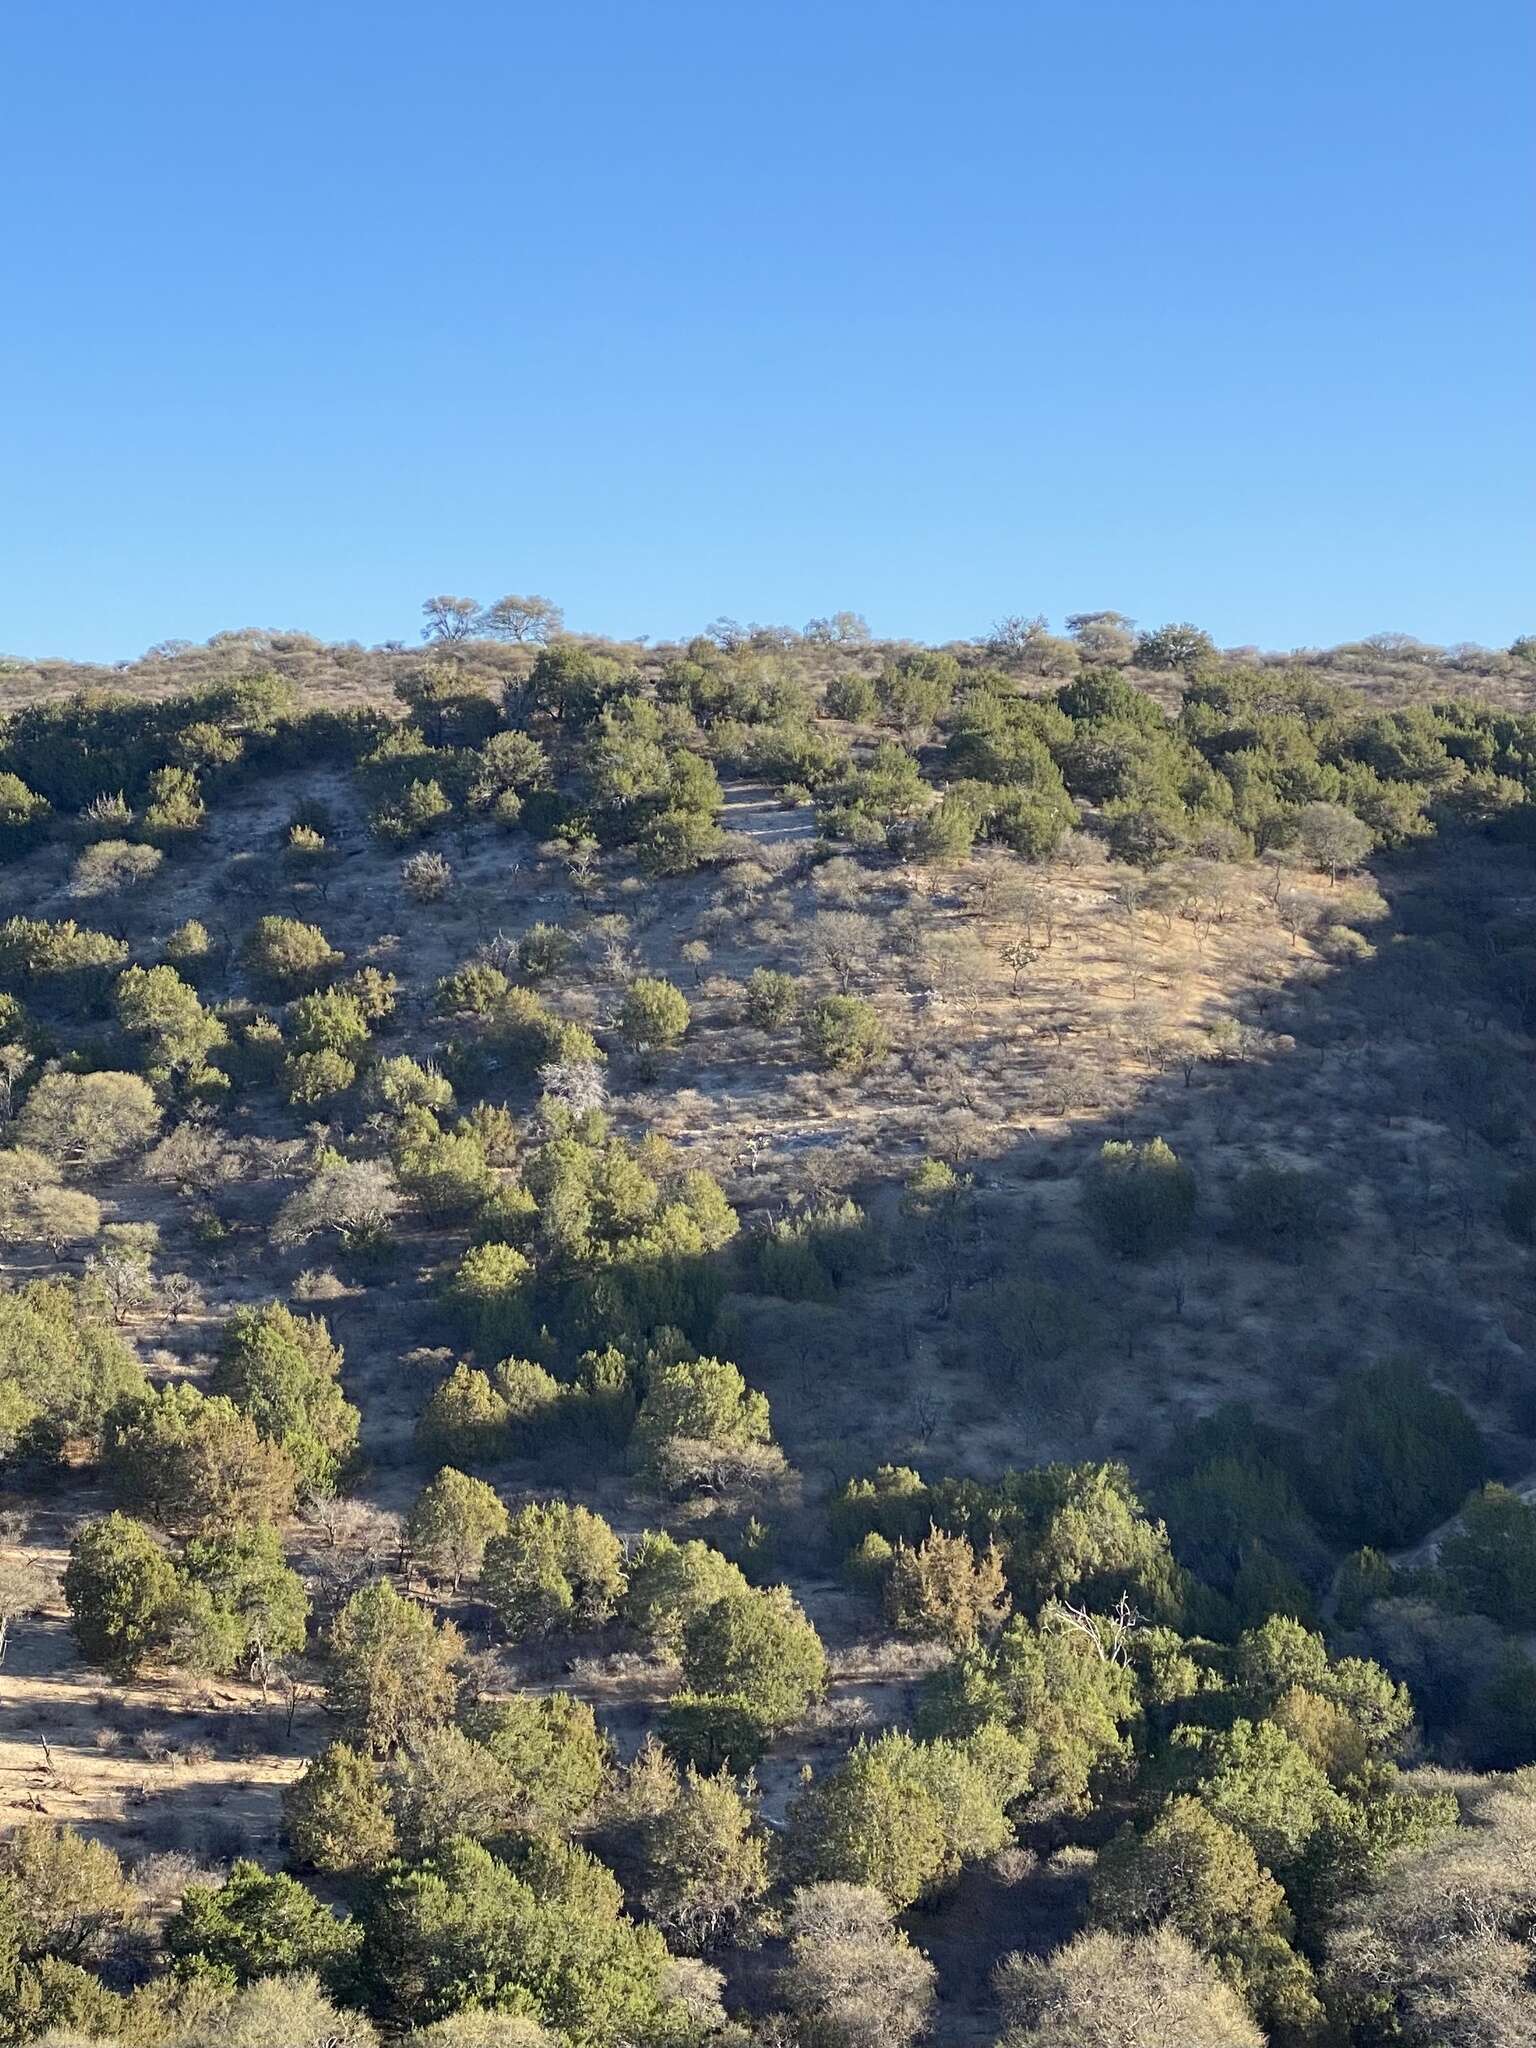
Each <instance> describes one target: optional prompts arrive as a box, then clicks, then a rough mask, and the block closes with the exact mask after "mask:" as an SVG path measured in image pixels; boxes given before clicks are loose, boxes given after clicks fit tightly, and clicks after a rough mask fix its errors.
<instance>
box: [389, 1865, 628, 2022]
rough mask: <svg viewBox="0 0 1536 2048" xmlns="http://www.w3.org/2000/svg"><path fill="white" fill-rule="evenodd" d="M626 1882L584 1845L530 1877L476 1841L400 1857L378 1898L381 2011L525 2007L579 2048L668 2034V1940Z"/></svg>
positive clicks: (533, 1869)
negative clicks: (641, 1917)
mask: <svg viewBox="0 0 1536 2048" xmlns="http://www.w3.org/2000/svg"><path fill="white" fill-rule="evenodd" d="M620 1907H621V1898H620V1894H619V1888H618V1886H617V1884H616V1883H614V1881H613V1880H612V1878H610V1877H609V1876H608V1874H607V1873H606V1872H605V1871H604V1870H603V1869H602V1867H601V1866H600V1865H597V1864H594V1863H592V1862H590V1861H589V1860H588V1859H586V1858H584V1857H582V1856H580V1855H579V1854H578V1853H577V1852H575V1851H571V1852H567V1853H566V1854H565V1855H564V1856H563V1857H556V1856H546V1857H545V1858H543V1859H541V1860H540V1861H539V1863H538V1864H537V1865H534V1866H530V1867H529V1869H528V1874H527V1876H526V1877H525V1876H523V1875H520V1874H519V1872H518V1871H516V1870H514V1869H513V1868H512V1866H511V1865H510V1864H508V1863H504V1862H501V1861H499V1860H498V1859H497V1858H495V1857H494V1856H492V1855H491V1854H490V1853H489V1851H488V1850H486V1849H484V1848H483V1847H481V1846H480V1845H479V1844H478V1843H473V1842H465V1841H456V1842H452V1843H449V1844H447V1845H446V1846H445V1847H444V1848H442V1849H441V1850H439V1851H438V1852H437V1853H436V1854H435V1855H433V1856H432V1857H430V1858H429V1859H428V1860H427V1861H426V1862H425V1863H422V1864H419V1865H417V1866H416V1867H414V1868H406V1867H404V1866H401V1865H396V1866H394V1867H393V1868H392V1869H391V1870H389V1871H387V1872H386V1873H385V1874H384V1876H383V1878H382V1879H381V1881H380V1883H379V1886H378V1888H377V1891H376V1892H375V1894H374V1897H373V1901H372V1903H371V1905H370V1908H369V1911H368V1916H367V1922H366V1926H365V1932H364V1942H363V1950H362V1958H361V1962H362V1974H363V1982H364V1984H365V1986H366V1988H367V1990H368V1993H369V1997H370V2000H371V2002H372V2003H373V2004H374V2006H375V2008H376V2010H377V2011H378V2013H379V2015H380V2017H382V2018H387V2019H389V2020H391V2021H393V2022H395V2023H401V2022H410V2023H416V2024H421V2023H425V2022H430V2021H433V2020H440V2019H443V2018H446V2017H447V2016H448V2015H450V2014H453V2013H456V2012H459V2011H461V2010H463V2009H464V2008H465V2007H466V2006H471V2005H489V2006H491V2007H493V2008H495V2007H500V2008H502V2009H510V2010H512V2011H519V2010H521V2011H522V2012H524V2013H527V2014H528V2015H529V2016H530V2017H533V2018H536V2019H539V2020H542V2021H544V2022H545V2023H547V2024H548V2025H550V2026H553V2027H557V2028H558V2029H559V2030H560V2032H561V2033H562V2034H563V2035H564V2036H565V2037H566V2038H568V2039H569V2040H570V2041H571V2042H572V2043H573V2048H607V2044H611V2043H617V2042H620V2041H626V2042H634V2043H636V2044H637V2048H642V2044H649V2043H653V2042H654V2043H656V2044H657V2048H661V2044H662V2042H663V2040H664V2035H663V2033H662V2023H663V2015H664V2004H663V1997H662V1990H661V1984H662V1969H663V1964H664V1961H665V1956H666V1950H665V1947H664V1945H663V1943H662V1940H661V1937H660V1936H659V1935H658V1934H656V1933H655V1932H654V1931H653V1930H650V1929H645V1928H637V1927H635V1926H634V1925H633V1923H632V1922H630V1921H629V1920H627V1919H625V1918H624V1916H623V1913H622V1911H621V1910H620Z"/></svg>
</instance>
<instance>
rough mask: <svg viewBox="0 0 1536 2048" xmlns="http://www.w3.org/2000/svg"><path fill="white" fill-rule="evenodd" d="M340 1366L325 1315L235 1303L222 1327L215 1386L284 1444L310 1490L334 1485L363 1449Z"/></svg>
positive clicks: (314, 1491) (264, 1431) (275, 1305)
mask: <svg viewBox="0 0 1536 2048" xmlns="http://www.w3.org/2000/svg"><path fill="white" fill-rule="evenodd" d="M341 1367H342V1354H341V1351H340V1349H339V1347H338V1346H337V1345H335V1344H334V1343H332V1341H331V1333H330V1331H329V1330H328V1329H327V1327H326V1325H325V1323H324V1322H323V1321H322V1320H321V1318H320V1317H319V1316H302V1315H295V1314H294V1313H293V1312H292V1310H290V1309H288V1308H285V1307H284V1306H283V1305H282V1304H281V1303H280V1302H272V1303H269V1304H268V1305H267V1306H266V1307H265V1308H259V1309H256V1308H243V1309H237V1310H236V1311H235V1313H234V1314H233V1315H232V1316H231V1317H230V1319H229V1321H228V1323H226V1325H225V1327H224V1341H223V1344H222V1345H221V1347H220V1350H219V1357H218V1362H217V1364H216V1366H215V1368H214V1375H213V1382H212V1384H213V1386H214V1388H215V1390H216V1391H217V1392H219V1393H221V1394H227V1395H228V1396H229V1398H230V1399H231V1400H232V1401H234V1402H235V1403H236V1405H237V1406H238V1407H239V1408H240V1409H241V1410H242V1411H243V1412H244V1413H245V1414H247V1415H249V1416H250V1417H251V1419H252V1421H253V1422H254V1423H255V1424H256V1426H257V1428H258V1429H259V1430H260V1431H261V1433H262V1435H263V1436H264V1437H265V1438H266V1439H267V1440H268V1441H269V1442H271V1443H274V1444H278V1445H281V1447H282V1449H283V1450H284V1451H285V1452H286V1453H287V1455H288V1456H289V1457H290V1458H291V1459H292V1460H293V1464H294V1469H295V1471H296V1472H297V1473H298V1476H299V1483H300V1485H301V1486H302V1487H303V1489H304V1490H305V1491H306V1492H308V1493H311V1494H324V1493H329V1492H331V1491H332V1490H333V1489H334V1488H335V1486H336V1484H337V1481H338V1480H339V1478H340V1477H341V1475H342V1474H343V1472H344V1471H345V1470H346V1468H347V1466H348V1464H349V1462H350V1461H351V1459H352V1457H353V1454H354V1452H355V1451H356V1448H357V1434H358V1429H359V1426H360V1420H361V1418H360V1417H359V1415H358V1412H357V1410H356V1409H355V1408H354V1407H353V1406H352V1404H351V1403H350V1402H349V1401H348V1400H347V1399H346V1397H345V1396H344V1395H343V1393H342V1391H341V1386H340V1373H341Z"/></svg>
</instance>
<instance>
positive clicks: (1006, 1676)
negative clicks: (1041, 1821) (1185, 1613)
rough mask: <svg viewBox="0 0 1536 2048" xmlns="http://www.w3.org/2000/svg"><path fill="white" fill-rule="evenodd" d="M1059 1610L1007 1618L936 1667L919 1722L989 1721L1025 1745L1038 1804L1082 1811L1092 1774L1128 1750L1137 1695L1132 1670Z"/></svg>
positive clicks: (1120, 1765) (1105, 1774)
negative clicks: (1035, 1619)
mask: <svg viewBox="0 0 1536 2048" xmlns="http://www.w3.org/2000/svg"><path fill="white" fill-rule="evenodd" d="M1108 1647H1109V1646H1108V1645H1107V1644H1106V1643H1105V1642H1104V1640H1103V1639H1102V1638H1101V1637H1100V1636H1098V1635H1097V1634H1096V1633H1095V1632H1093V1631H1092V1630H1091V1629H1085V1628H1082V1627H1079V1626H1077V1625H1075V1623H1074V1622H1073V1621H1072V1620H1071V1619H1070V1617H1068V1616H1067V1615H1066V1614H1065V1613H1064V1612H1063V1611H1060V1610H1053V1609H1049V1608H1048V1609H1047V1610H1046V1612H1045V1614H1044V1615H1043V1616H1042V1618H1041V1621H1040V1623H1039V1625H1038V1626H1033V1625H1031V1624H1030V1623H1029V1622H1028V1621H1025V1620H1024V1619H1022V1618H1015V1619H1014V1620H1013V1621H1011V1622H1009V1624H1008V1625H1007V1627H1006V1628H1005V1629H1004V1630H1003V1632H1002V1634H1001V1635H1000V1636H999V1637H998V1639H997V1641H996V1642H995V1643H994V1644H993V1645H991V1646H990V1647H988V1648H984V1649H977V1650H972V1651H969V1652H967V1653H965V1654H964V1655H962V1656H961V1657H959V1658H958V1659H957V1660H956V1661H955V1663H954V1664H952V1665H950V1666H948V1667H947V1668H946V1669H945V1670H943V1671H941V1672H939V1673H938V1674H937V1675H936V1676H935V1677H934V1678H933V1679H932V1680H930V1681H929V1684H928V1686H927V1688H926V1691H925V1696H924V1699H923V1703H922V1709H921V1712H920V1715H919V1726H920V1727H921V1728H922V1729H924V1730H925V1731H927V1732H930V1733H932V1734H943V1735H948V1736H952V1737H956V1738H962V1739H963V1738H965V1737H967V1736H970V1735H974V1734H978V1733H980V1732H981V1731H982V1730H983V1729H985V1728H987V1727H988V1726H989V1725H992V1724H997V1725H999V1726H1001V1727H1003V1728H1007V1729H1011V1730H1013V1731H1014V1732H1015V1733H1016V1734H1018V1735H1020V1736H1025V1737H1028V1738H1029V1739H1030V1740H1031V1741H1032V1742H1033V1744H1034V1749H1035V1754H1034V1759H1033V1764H1032V1774H1031V1779H1030V1790H1031V1791H1032V1793H1033V1794H1034V1795H1035V1798H1036V1799H1037V1801H1038V1802H1039V1804H1040V1806H1041V1808H1042V1809H1043V1810H1045V1811H1066V1812H1074V1811H1078V1812H1080V1811H1082V1810H1083V1809H1084V1808H1085V1807H1086V1806H1087V1805H1088V1804H1089V1801H1090V1795H1091V1793H1092V1791H1093V1789H1094V1787H1095V1785H1096V1783H1097V1782H1098V1781H1099V1780H1100V1779H1103V1778H1110V1779H1112V1778H1113V1776H1114V1775H1115V1774H1116V1773H1117V1772H1119V1771H1121V1770H1123V1769H1124V1767H1125V1766H1126V1765H1127V1763H1128V1762H1129V1758H1130V1751H1131V1745H1130V1731H1131V1729H1133V1728H1134V1726H1135V1725H1136V1722H1137V1720H1138V1718H1139V1712H1140V1705H1141V1702H1140V1699H1139V1697H1138V1690H1137V1684H1136V1678H1135V1674H1134V1672H1133V1671H1132V1670H1131V1669H1130V1667H1129V1666H1128V1664H1127V1663H1125V1662H1123V1661H1121V1660H1119V1659H1117V1658H1116V1657H1115V1656H1113V1655H1110V1654H1106V1650H1107V1649H1108Z"/></svg>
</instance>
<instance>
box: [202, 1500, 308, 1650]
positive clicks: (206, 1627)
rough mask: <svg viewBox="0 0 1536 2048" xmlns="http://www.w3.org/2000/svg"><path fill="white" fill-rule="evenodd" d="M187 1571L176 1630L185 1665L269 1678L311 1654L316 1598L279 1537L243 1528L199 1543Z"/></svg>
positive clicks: (228, 1529) (230, 1529)
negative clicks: (312, 1600) (308, 1644)
mask: <svg viewBox="0 0 1536 2048" xmlns="http://www.w3.org/2000/svg"><path fill="white" fill-rule="evenodd" d="M181 1568H182V1587H181V1591H180V1593H179V1595H178V1597H177V1601H176V1605H175V1608H174V1610H173V1612H172V1616H171V1624H170V1637H171V1655H172V1657H173V1659H174V1661H175V1662H177V1663H178V1664H191V1665H195V1666H197V1667H198V1668H200V1669H202V1670H206V1671H215V1672H228V1671H237V1670H238V1671H242V1672H244V1673H245V1674H246V1675H247V1676H250V1677H253V1678H265V1677H266V1676H267V1675H268V1674H269V1673H270V1671H271V1670H272V1668H273V1666H274V1665H276V1664H278V1663H280V1662H281V1661H282V1660H284V1659H285V1658H288V1657H293V1656H297V1655H298V1654H299V1653H300V1652H301V1651H302V1650H303V1649H304V1646H305V1640H306V1623H307V1621H308V1619H309V1596H308V1595H307V1594H306V1593H305V1591H304V1583H303V1581H302V1580H301V1579H300V1577H299V1575H298V1573H297V1572H295V1571H294V1570H292V1568H291V1567H290V1566H289V1565H288V1564H287V1563H286V1561H285V1560H284V1557H283V1552H282V1546H281V1544H280V1543H279V1541H278V1536H277V1532H276V1530H274V1529H270V1528H264V1527H256V1528H250V1527H241V1526H239V1525H238V1524H237V1525H234V1526H231V1527H226V1528H223V1529H221V1530H219V1531H218V1532H217V1533H216V1534H213V1535H208V1536H202V1537H194V1538H193V1539H192V1541H191V1542H189V1543H188V1545H187V1547H186V1549H185V1551H184V1552H183V1553H182V1559H181Z"/></svg>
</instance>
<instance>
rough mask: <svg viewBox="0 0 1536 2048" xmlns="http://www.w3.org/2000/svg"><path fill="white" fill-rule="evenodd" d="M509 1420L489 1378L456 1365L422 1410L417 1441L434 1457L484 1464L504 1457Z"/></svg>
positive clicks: (505, 1407) (462, 1462)
mask: <svg viewBox="0 0 1536 2048" xmlns="http://www.w3.org/2000/svg"><path fill="white" fill-rule="evenodd" d="M496 1249H503V1247H496ZM460 1270H461V1274H462V1268H461V1269H460ZM510 1420H511V1409H510V1408H509V1406H508V1404H507V1400H506V1396H505V1395H503V1394H500V1393H498V1392H497V1390H496V1389H495V1387H493V1386H492V1384H491V1379H490V1375H489V1374H488V1373H483V1372H478V1371H476V1369H475V1368H474V1367H473V1366H471V1365H456V1366H455V1367H454V1369H453V1371H452V1372H451V1373H449V1375H448V1377H447V1378H446V1379H445V1380H444V1381H443V1382H442V1384H441V1385H440V1386H439V1387H438V1388H437V1389H436V1391H435V1392H434V1393H433V1395H432V1397H431V1399H430V1400H429V1401H428V1403H427V1405H426V1407H425V1408H424V1409H423V1410H422V1414H421V1419H420V1421H419V1422H418V1424H417V1429H416V1434H417V1441H418V1442H419V1444H420V1445H421V1447H422V1449H423V1450H424V1451H426V1452H427V1453H428V1454H429V1455H430V1456H431V1457H434V1458H448V1459H452V1460H454V1461H455V1462H456V1463H457V1464H459V1465H476V1464H483V1463H485V1462H487V1461H489V1460H492V1459H495V1458H498V1457H500V1456H501V1455H502V1453H503V1451H504V1450H505V1448H506V1433H507V1425H508V1422H509V1421H510Z"/></svg>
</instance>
